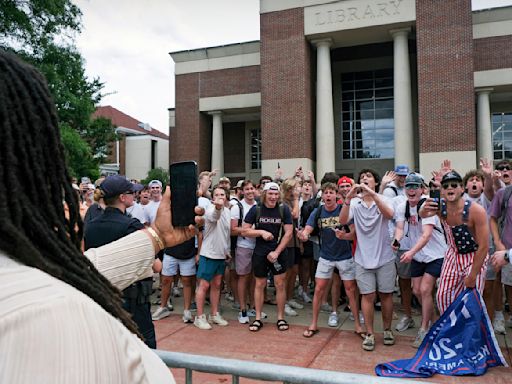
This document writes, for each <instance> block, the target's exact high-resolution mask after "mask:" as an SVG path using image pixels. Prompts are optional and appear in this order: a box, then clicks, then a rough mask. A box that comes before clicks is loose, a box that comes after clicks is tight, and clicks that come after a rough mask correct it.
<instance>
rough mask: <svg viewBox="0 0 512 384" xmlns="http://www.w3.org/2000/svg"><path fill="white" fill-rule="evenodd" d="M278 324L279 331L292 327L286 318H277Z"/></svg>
mask: <svg viewBox="0 0 512 384" xmlns="http://www.w3.org/2000/svg"><path fill="white" fill-rule="evenodd" d="M276 325H277V329H278V330H279V331H287V330H288V329H289V328H290V326H289V325H288V323H287V322H286V320H283V319H280V320H277V323H276Z"/></svg>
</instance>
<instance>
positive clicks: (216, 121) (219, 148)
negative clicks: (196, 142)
mask: <svg viewBox="0 0 512 384" xmlns="http://www.w3.org/2000/svg"><path fill="white" fill-rule="evenodd" d="M208 113H209V114H210V115H212V119H213V127H212V169H211V170H212V171H213V170H214V169H217V170H218V172H217V176H215V177H214V178H213V184H215V183H216V182H218V180H219V178H220V177H222V176H224V137H223V134H222V112H221V111H212V112H208Z"/></svg>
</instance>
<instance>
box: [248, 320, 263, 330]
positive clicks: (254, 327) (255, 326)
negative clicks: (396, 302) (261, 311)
mask: <svg viewBox="0 0 512 384" xmlns="http://www.w3.org/2000/svg"><path fill="white" fill-rule="evenodd" d="M261 328H263V323H262V322H261V321H260V320H254V321H253V322H252V323H251V325H249V331H251V332H258V331H259V330H260V329H261Z"/></svg>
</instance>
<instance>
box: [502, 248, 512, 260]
mask: <svg viewBox="0 0 512 384" xmlns="http://www.w3.org/2000/svg"><path fill="white" fill-rule="evenodd" d="M510 251H511V249H509V250H508V251H507V252H505V255H504V256H503V258H504V259H505V261H506V262H507V263H510Z"/></svg>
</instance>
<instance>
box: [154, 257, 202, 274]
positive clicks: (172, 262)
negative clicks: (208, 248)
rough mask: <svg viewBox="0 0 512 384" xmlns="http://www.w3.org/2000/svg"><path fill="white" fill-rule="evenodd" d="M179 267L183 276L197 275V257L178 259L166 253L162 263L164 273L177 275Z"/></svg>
mask: <svg viewBox="0 0 512 384" xmlns="http://www.w3.org/2000/svg"><path fill="white" fill-rule="evenodd" d="M178 267H179V270H180V275H181V276H195V275H196V258H195V257H191V258H190V259H185V260H182V259H177V258H175V257H173V256H169V255H167V254H165V253H164V261H163V263H162V275H164V276H176V275H177V274H178Z"/></svg>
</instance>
